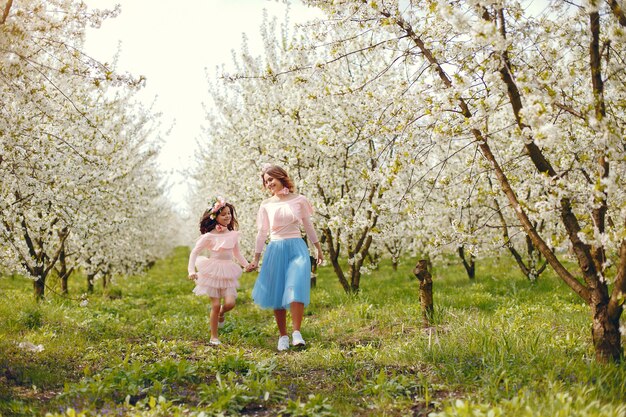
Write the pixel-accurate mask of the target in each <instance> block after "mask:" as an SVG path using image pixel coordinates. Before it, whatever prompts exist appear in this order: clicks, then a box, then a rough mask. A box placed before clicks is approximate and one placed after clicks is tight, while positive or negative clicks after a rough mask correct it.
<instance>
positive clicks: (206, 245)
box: [187, 233, 212, 275]
mask: <svg viewBox="0 0 626 417" xmlns="http://www.w3.org/2000/svg"><path fill="white" fill-rule="evenodd" d="M211 243H212V242H211V239H210V237H209V234H208V233H205V234H203V235H202V236H200V237H199V238H198V240H197V241H196V246H195V247H194V248H193V249H192V250H191V254H190V255H189V263H188V264H187V272H188V273H189V275H191V274H195V273H196V258H197V257H198V255H199V254H200V252H202V250H203V249H210V248H211V246H212V245H211Z"/></svg>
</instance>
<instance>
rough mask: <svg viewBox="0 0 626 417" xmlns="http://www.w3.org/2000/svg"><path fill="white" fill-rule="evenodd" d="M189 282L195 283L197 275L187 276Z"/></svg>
mask: <svg viewBox="0 0 626 417" xmlns="http://www.w3.org/2000/svg"><path fill="white" fill-rule="evenodd" d="M187 278H188V279H189V280H190V281H195V280H197V279H198V274H189V276H188V277H187Z"/></svg>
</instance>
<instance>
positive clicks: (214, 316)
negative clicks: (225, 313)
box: [209, 297, 221, 340]
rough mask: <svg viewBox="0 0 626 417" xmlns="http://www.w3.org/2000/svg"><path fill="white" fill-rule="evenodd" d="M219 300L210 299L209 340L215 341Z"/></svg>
mask: <svg viewBox="0 0 626 417" xmlns="http://www.w3.org/2000/svg"><path fill="white" fill-rule="evenodd" d="M220 307H221V305H220V299H219V298H215V297H211V314H210V316H209V322H210V323H211V339H212V340H213V339H215V340H217V320H218V318H219V315H220Z"/></svg>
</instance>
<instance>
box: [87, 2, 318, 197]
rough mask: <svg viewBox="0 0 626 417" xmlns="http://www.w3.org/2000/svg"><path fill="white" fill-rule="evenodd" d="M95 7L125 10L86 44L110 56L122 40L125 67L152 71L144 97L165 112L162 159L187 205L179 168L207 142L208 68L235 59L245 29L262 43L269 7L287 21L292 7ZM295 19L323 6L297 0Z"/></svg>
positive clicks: (255, 44)
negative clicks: (204, 105)
mask: <svg viewBox="0 0 626 417" xmlns="http://www.w3.org/2000/svg"><path fill="white" fill-rule="evenodd" d="M86 3H87V4H88V5H89V7H91V8H100V9H106V8H113V7H114V5H115V4H118V3H119V4H121V8H122V12H121V14H120V15H119V16H118V17H117V18H115V19H109V20H107V21H105V22H104V24H103V25H102V27H101V28H100V29H97V30H90V31H89V32H88V36H87V45H86V49H87V51H88V53H90V54H91V55H92V56H93V57H94V58H97V59H98V60H100V61H103V62H111V60H112V59H113V56H114V55H115V53H116V51H117V47H118V45H120V47H121V49H120V56H119V61H118V70H121V71H128V72H130V73H132V74H134V75H144V76H145V77H146V78H147V82H146V87H145V89H144V91H143V92H142V93H141V96H140V97H141V99H142V101H143V102H145V103H146V104H147V105H149V104H150V103H152V102H153V100H154V99H155V97H156V106H155V109H156V110H157V111H159V112H161V113H163V117H162V122H163V126H164V131H165V130H166V128H167V127H169V126H170V125H172V124H174V127H173V129H172V130H171V133H170V134H169V135H168V137H166V138H165V143H164V144H163V149H162V154H161V157H160V163H161V165H162V167H163V168H164V169H165V170H167V171H170V172H171V175H170V178H171V181H172V182H173V188H172V191H171V193H170V195H171V197H172V199H173V200H174V203H175V204H176V206H177V207H179V208H183V207H184V205H185V204H184V198H185V193H186V191H187V185H186V182H185V178H184V177H183V175H181V174H180V173H177V172H176V171H175V170H177V169H179V168H182V167H187V166H189V165H191V164H193V161H194V159H193V153H194V150H195V148H196V142H197V141H202V140H204V139H205V138H203V133H202V129H201V125H202V124H203V122H204V119H205V112H204V110H203V107H202V103H203V102H205V103H209V102H210V98H209V95H208V91H207V90H208V88H207V78H206V74H207V73H208V74H209V76H211V77H214V76H215V75H214V74H215V68H216V67H217V66H220V65H221V64H226V65H227V67H228V66H229V65H230V64H231V62H232V59H231V56H232V50H233V49H234V50H239V49H240V46H241V41H242V34H243V33H246V34H247V36H248V43H249V48H250V51H251V52H255V51H256V50H259V48H260V40H259V38H260V35H259V33H260V32H259V28H260V25H261V22H262V18H263V9H266V10H267V12H268V14H269V15H270V16H277V17H278V21H279V23H282V22H283V21H284V16H285V11H286V8H287V6H286V5H285V4H284V3H283V2H282V1H271V0H189V1H185V2H164V1H154V0H86ZM291 3H292V5H291V6H290V14H289V15H290V21H291V22H292V23H295V22H302V21H305V20H308V19H309V18H310V17H315V16H317V15H318V11H317V10H315V9H310V8H308V7H305V6H303V5H302V4H301V3H300V2H299V1H297V0H292V1H291Z"/></svg>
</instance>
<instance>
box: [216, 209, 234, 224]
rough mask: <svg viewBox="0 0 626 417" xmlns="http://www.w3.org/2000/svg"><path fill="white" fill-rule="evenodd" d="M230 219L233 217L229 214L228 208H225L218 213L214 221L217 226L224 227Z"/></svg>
mask: <svg viewBox="0 0 626 417" xmlns="http://www.w3.org/2000/svg"><path fill="white" fill-rule="evenodd" d="M232 218H233V215H232V213H231V212H230V207H228V206H226V207H224V208H223V209H222V210H221V211H220V212H219V214H218V215H217V217H216V218H215V221H216V222H217V223H218V224H220V225H222V226H224V227H226V226H228V225H229V224H230V221H231V219H232Z"/></svg>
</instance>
